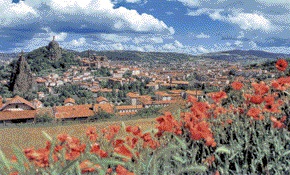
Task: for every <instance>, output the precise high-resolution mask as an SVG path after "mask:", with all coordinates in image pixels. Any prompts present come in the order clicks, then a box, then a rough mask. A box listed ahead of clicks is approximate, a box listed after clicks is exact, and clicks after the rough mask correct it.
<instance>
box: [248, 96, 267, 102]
mask: <svg viewBox="0 0 290 175" xmlns="http://www.w3.org/2000/svg"><path fill="white" fill-rule="evenodd" d="M263 101H264V99H263V96H262V95H253V96H252V97H251V98H250V102H251V103H254V104H261V103H262V102H263Z"/></svg>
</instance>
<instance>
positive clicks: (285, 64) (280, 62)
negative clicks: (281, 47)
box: [276, 59, 288, 71]
mask: <svg viewBox="0 0 290 175" xmlns="http://www.w3.org/2000/svg"><path fill="white" fill-rule="evenodd" d="M287 67H288V62H287V61H286V60H285V59H278V60H277V62H276V68H277V69H278V70H279V71H285V70H286V69H287Z"/></svg>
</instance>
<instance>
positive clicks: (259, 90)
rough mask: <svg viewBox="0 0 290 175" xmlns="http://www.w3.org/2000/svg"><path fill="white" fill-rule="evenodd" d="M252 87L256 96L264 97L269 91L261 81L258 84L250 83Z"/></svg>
mask: <svg viewBox="0 0 290 175" xmlns="http://www.w3.org/2000/svg"><path fill="white" fill-rule="evenodd" d="M252 87H253V88H254V89H255V94H256V95H264V94H266V93H268V91H269V87H268V86H267V85H266V83H265V82H263V81H261V82H260V83H256V82H254V83H252Z"/></svg>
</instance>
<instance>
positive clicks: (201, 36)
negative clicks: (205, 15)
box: [196, 33, 210, 38]
mask: <svg viewBox="0 0 290 175" xmlns="http://www.w3.org/2000/svg"><path fill="white" fill-rule="evenodd" d="M196 38H210V36H209V35H206V34H204V33H201V34H199V35H196Z"/></svg>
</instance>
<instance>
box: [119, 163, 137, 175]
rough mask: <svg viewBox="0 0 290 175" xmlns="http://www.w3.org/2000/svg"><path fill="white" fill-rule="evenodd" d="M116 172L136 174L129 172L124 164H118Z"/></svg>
mask: <svg viewBox="0 0 290 175" xmlns="http://www.w3.org/2000/svg"><path fill="white" fill-rule="evenodd" d="M116 173H117V175H134V173H132V172H129V171H128V170H127V169H126V168H124V167H123V166H122V165H118V166H117V167H116Z"/></svg>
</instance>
